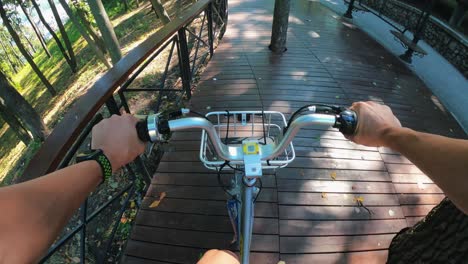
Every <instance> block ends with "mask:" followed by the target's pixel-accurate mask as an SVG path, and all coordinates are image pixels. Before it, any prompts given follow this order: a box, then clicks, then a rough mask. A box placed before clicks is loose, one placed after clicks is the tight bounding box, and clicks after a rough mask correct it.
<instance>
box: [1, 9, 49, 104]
mask: <svg viewBox="0 0 468 264" xmlns="http://www.w3.org/2000/svg"><path fill="white" fill-rule="evenodd" d="M0 16H1V17H2V20H3V25H5V27H6V28H7V29H8V32H9V33H10V35H11V37H12V38H13V40H14V41H15V43H16V46H17V47H18V49H19V50H20V52H21V54H22V55H23V57H24V58H26V60H27V61H28V63H29V64H30V65H31V68H32V69H33V70H34V72H35V73H36V74H37V76H38V77H39V79H40V80H41V81H42V83H43V84H44V85H45V86H46V88H47V90H48V91H49V93H50V94H51V95H56V94H57V92H56V91H55V89H54V87H53V86H52V84H50V82H49V81H48V80H47V78H46V77H45V76H44V74H43V73H42V72H41V70H40V69H39V67H37V65H36V63H35V62H34V60H33V59H32V57H31V56H29V54H28V52H27V51H26V49H25V48H24V46H23V44H22V43H21V40H20V38H19V36H18V34H16V32H15V31H14V30H13V27H12V26H11V23H10V20H9V19H8V16H7V14H6V11H5V9H4V8H3V2H2V0H0Z"/></svg>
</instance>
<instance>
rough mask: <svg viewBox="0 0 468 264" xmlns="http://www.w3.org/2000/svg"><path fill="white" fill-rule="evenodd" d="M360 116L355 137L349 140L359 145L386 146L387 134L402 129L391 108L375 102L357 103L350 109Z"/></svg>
mask: <svg viewBox="0 0 468 264" xmlns="http://www.w3.org/2000/svg"><path fill="white" fill-rule="evenodd" d="M350 109H351V110H353V111H355V112H356V114H357V115H358V124H357V128H356V131H355V132H354V135H352V136H347V138H348V139H349V140H351V141H353V142H355V143H357V144H361V145H365V146H369V147H381V146H384V147H385V146H386V142H385V134H386V133H388V132H389V131H390V130H391V129H392V128H399V127H401V123H400V121H399V120H398V119H397V118H396V117H395V116H394V115H393V112H392V110H391V109H390V107H388V106H386V105H381V104H377V103H374V102H356V103H353V104H352V106H351V107H350Z"/></svg>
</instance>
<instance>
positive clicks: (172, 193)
mask: <svg viewBox="0 0 468 264" xmlns="http://www.w3.org/2000/svg"><path fill="white" fill-rule="evenodd" d="M292 2H294V7H293V8H292V10H291V16H290V27H289V33H288V45H287V46H288V51H287V52H286V53H285V54H283V55H272V54H271V53H270V52H269V50H268V48H267V46H268V44H269V40H270V34H271V20H272V9H273V3H274V1H273V0H269V1H267V0H265V1H253V0H250V1H241V0H230V1H229V5H230V13H229V25H228V31H227V33H226V35H225V37H224V39H223V41H222V43H221V44H220V46H219V47H218V49H217V50H216V53H215V56H214V57H213V59H212V61H211V62H210V63H209V65H208V67H207V69H206V71H205V72H204V73H203V76H202V80H201V82H200V84H199V86H198V87H197V90H196V91H195V93H194V96H193V99H192V100H191V107H192V108H194V109H197V110H198V111H200V112H208V111H212V110H225V109H229V110H231V109H236V110H250V109H255V110H261V108H262V107H263V108H264V109H265V110H277V111H281V112H283V113H286V114H290V113H291V112H293V111H295V110H296V109H297V108H298V107H300V106H303V105H305V104H308V103H311V102H317V103H332V104H339V105H346V106H348V105H350V104H351V103H352V102H354V101H359V100H373V101H376V102H380V103H385V104H387V105H389V106H390V107H392V109H393V110H394V112H395V114H396V115H397V116H398V118H399V119H400V120H401V122H402V124H403V125H404V126H408V127H411V128H414V129H417V130H422V131H428V132H432V133H438V134H443V135H448V136H452V137H462V138H466V135H465V133H464V132H463V131H462V130H461V129H460V127H459V126H458V125H457V124H456V122H455V121H454V120H453V119H452V118H451V117H450V116H449V115H448V114H447V113H446V111H445V110H444V109H443V107H442V106H441V105H440V103H439V102H438V101H437V99H436V98H435V97H434V96H433V95H432V94H431V93H430V91H429V90H428V89H427V88H426V87H425V86H424V84H423V83H422V82H421V81H420V80H419V79H418V78H417V77H415V76H414V75H413V74H412V73H411V72H410V71H409V70H408V69H407V68H406V67H405V65H404V64H403V63H402V62H400V61H399V60H398V59H397V58H395V57H393V56H392V55H391V54H390V53H389V52H387V51H386V50H385V49H384V48H383V47H382V46H380V45H379V44H378V43H377V42H375V41H374V40H372V39H370V38H369V37H368V36H367V35H366V34H364V33H363V32H361V31H360V30H359V29H356V28H354V27H353V26H352V25H350V24H349V23H346V22H344V21H342V20H341V19H340V16H339V15H337V14H335V13H333V12H331V11H330V10H328V9H327V8H325V7H323V6H321V5H320V4H319V3H318V2H311V1H292ZM208 109H209V110H208ZM200 134H201V133H200V132H180V133H176V134H174V136H173V140H172V142H171V143H170V145H169V146H168V147H167V152H166V154H165V155H164V157H163V159H162V162H161V164H160V165H159V168H158V170H157V173H156V174H155V175H154V178H153V185H152V186H151V188H150V189H149V191H148V193H147V195H146V199H145V201H144V204H143V207H142V208H141V210H140V211H139V213H138V216H137V219H136V224H135V226H134V228H133V230H132V234H131V238H130V239H129V241H128V244H127V247H126V250H125V258H124V262H125V263H195V262H196V261H197V260H198V258H199V257H200V255H201V254H202V253H203V252H205V251H206V250H207V249H211V248H229V241H230V240H231V238H232V229H231V225H230V222H229V218H228V216H227V212H226V209H225V195H224V193H223V191H222V189H221V188H220V187H218V185H217V181H216V174H215V173H213V171H209V170H207V169H205V168H204V167H203V165H202V164H201V163H200V162H199V160H198V148H199V140H200ZM294 145H295V147H296V154H297V158H296V160H295V161H294V162H293V163H291V164H290V166H288V167H287V168H284V169H280V170H278V171H277V172H276V173H275V174H273V175H266V176H264V178H263V186H264V189H263V191H262V193H261V195H260V197H259V199H258V202H257V204H256V214H255V225H254V236H253V244H252V252H254V253H253V254H252V260H253V261H252V263H277V262H278V260H280V259H281V260H284V261H286V263H288V264H291V263H385V260H386V256H387V248H388V246H389V244H390V242H391V239H392V238H393V236H394V235H395V233H397V232H398V231H399V230H401V229H402V228H404V227H406V226H410V225H413V224H414V223H415V222H416V221H418V220H419V219H421V218H422V217H423V216H424V215H425V214H427V213H428V211H429V210H430V209H431V208H432V207H434V205H436V204H437V203H438V202H439V201H440V200H441V199H442V198H443V197H444V195H443V193H442V191H441V190H440V189H439V188H438V187H437V186H436V185H435V184H433V183H432V182H431V180H430V179H429V178H427V177H426V176H425V175H424V174H423V173H422V172H421V171H419V170H418V169H417V168H416V167H415V166H414V165H412V164H411V163H410V162H409V161H408V160H406V159H405V158H404V157H402V156H400V155H399V154H398V153H394V152H393V151H391V150H389V149H384V148H379V149H378V148H370V147H363V146H358V145H355V144H353V143H351V142H349V141H347V140H346V139H345V138H344V137H343V136H342V135H341V134H340V133H339V132H337V131H335V130H318V129H313V128H309V129H304V130H302V131H301V132H300V133H299V135H298V137H297V138H296V139H295V140H294ZM332 175H333V176H336V180H334V179H332ZM162 192H165V193H166V196H165V198H164V199H163V200H162V201H161V203H160V205H159V206H158V207H156V208H149V205H150V204H151V203H152V202H153V201H155V200H157V199H159V196H160V194H161V193H162ZM356 197H362V198H363V199H364V201H363V203H364V205H366V206H367V208H369V209H370V210H371V211H372V215H369V213H368V212H367V211H366V210H365V209H363V208H359V207H357V205H356V201H355V198H356Z"/></svg>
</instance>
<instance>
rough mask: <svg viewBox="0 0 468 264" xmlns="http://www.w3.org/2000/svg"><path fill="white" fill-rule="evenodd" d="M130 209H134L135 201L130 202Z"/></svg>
mask: <svg viewBox="0 0 468 264" xmlns="http://www.w3.org/2000/svg"><path fill="white" fill-rule="evenodd" d="M130 208H132V209H133V208H135V201H131V202H130Z"/></svg>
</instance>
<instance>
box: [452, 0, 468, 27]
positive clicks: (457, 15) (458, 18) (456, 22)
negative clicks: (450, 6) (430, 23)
mask: <svg viewBox="0 0 468 264" xmlns="http://www.w3.org/2000/svg"><path fill="white" fill-rule="evenodd" d="M466 9H467V6H465V5H464V4H460V3H457V6H456V7H455V9H454V10H453V13H452V16H451V17H450V20H449V24H450V25H451V26H454V27H459V26H461V24H462V22H463V18H464V17H465V12H466Z"/></svg>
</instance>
